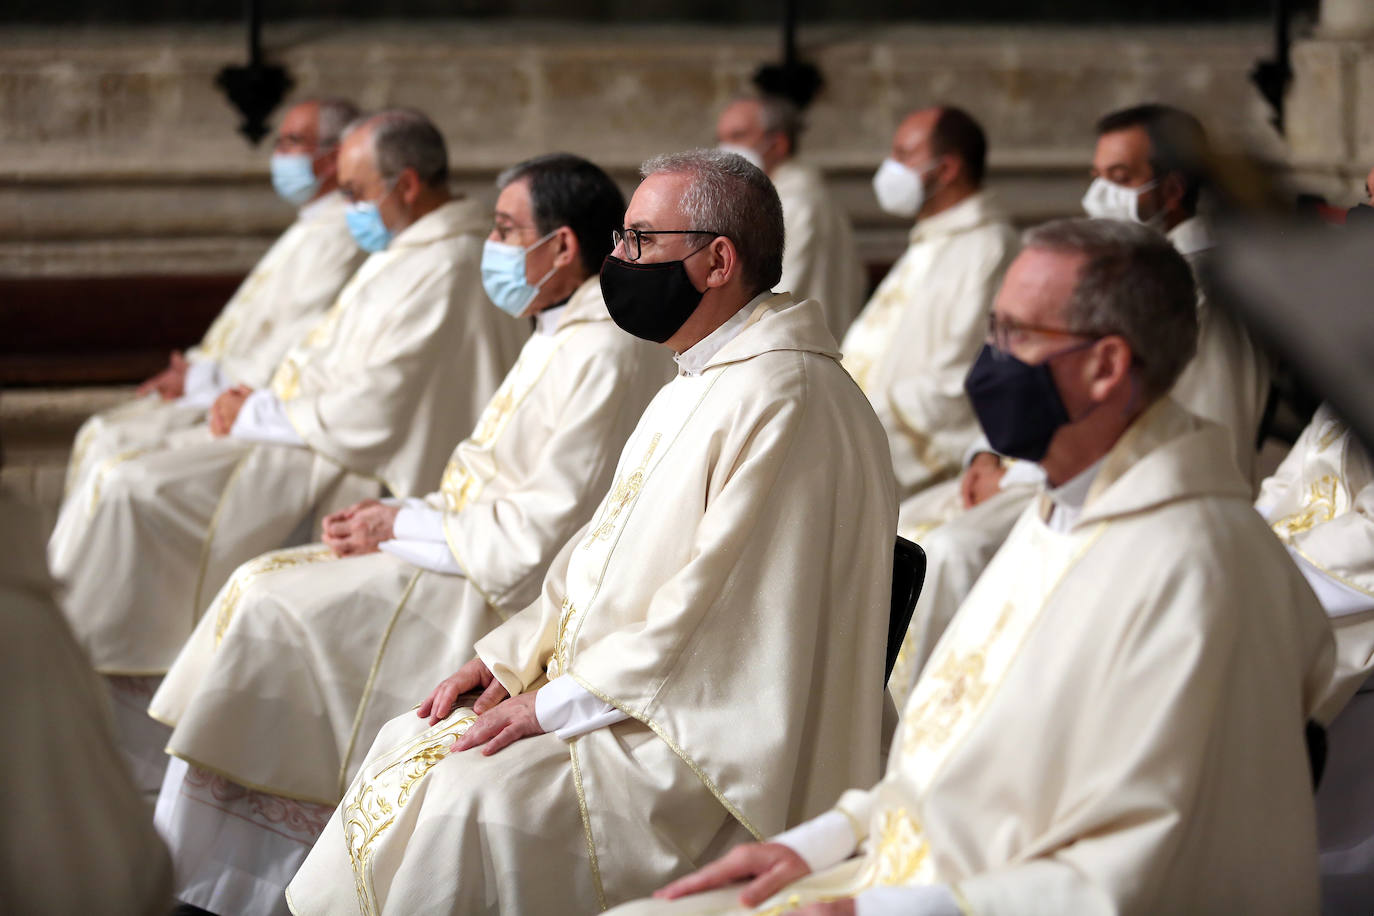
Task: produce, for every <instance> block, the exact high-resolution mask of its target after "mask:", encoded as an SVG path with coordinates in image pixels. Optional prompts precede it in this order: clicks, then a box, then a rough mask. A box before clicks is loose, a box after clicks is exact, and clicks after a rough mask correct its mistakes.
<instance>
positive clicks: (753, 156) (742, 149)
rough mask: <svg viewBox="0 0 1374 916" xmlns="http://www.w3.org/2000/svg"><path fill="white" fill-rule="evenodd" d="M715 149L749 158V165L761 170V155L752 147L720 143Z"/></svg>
mask: <svg viewBox="0 0 1374 916" xmlns="http://www.w3.org/2000/svg"><path fill="white" fill-rule="evenodd" d="M716 149H718V150H720V151H721V152H722V153H734V154H735V155H737V156H743V157H744V158H745V159H747V160H749V164H750V165H752V166H753V167H754V168H756V169H758V170H759V171H760V172H761V171H763V157H762V156H760V155H759V154H758V151H757V150H755V149H754V148H752V147H749V146H738V145H736V144H734V143H722V144H721V145H720V146H718V147H716Z"/></svg>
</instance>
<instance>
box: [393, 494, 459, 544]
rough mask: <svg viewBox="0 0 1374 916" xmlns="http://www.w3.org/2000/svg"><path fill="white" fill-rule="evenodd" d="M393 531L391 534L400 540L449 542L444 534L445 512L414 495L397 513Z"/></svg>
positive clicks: (435, 542)
mask: <svg viewBox="0 0 1374 916" xmlns="http://www.w3.org/2000/svg"><path fill="white" fill-rule="evenodd" d="M391 532H392V533H391V536H392V537H394V538H396V539H397V540H398V541H429V542H431V543H434V544H444V545H447V544H448V538H447V537H445V536H444V513H442V512H440V511H439V510H438V509H434V508H431V507H430V506H429V505H427V504H426V503H425V501H424V500H423V499H415V498H414V497H412V498H410V499H407V500H406V501H405V502H403V503H402V504H401V511H400V512H397V513H396V521H395V522H393V523H392V526H391ZM445 549H447V547H446V548H445Z"/></svg>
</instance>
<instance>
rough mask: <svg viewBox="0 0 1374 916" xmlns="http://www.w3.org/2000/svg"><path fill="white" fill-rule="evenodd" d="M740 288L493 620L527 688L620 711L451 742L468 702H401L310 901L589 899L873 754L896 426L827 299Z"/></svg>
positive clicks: (299, 881)
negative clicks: (557, 540)
mask: <svg viewBox="0 0 1374 916" xmlns="http://www.w3.org/2000/svg"><path fill="white" fill-rule="evenodd" d="M745 308H746V309H748V310H750V311H749V313H748V322H747V323H746V324H745V325H744V327H743V329H742V330H741V331H740V332H739V333H738V335H737V336H736V337H734V338H733V339H732V340H730V341H729V342H728V343H726V344H725V345H724V346H723V347H722V348H721V349H720V350H719V351H717V352H716V353H715V355H714V356H712V357H711V358H710V359H709V361H707V362H706V365H705V368H704V369H702V370H701V371H700V372H688V371H684V372H683V373H682V374H680V375H679V376H678V377H677V378H676V379H675V380H673V381H672V382H670V383H669V384H668V385H667V387H665V388H664V389H663V390H662V391H661V392H659V394H658V395H657V396H656V397H655V398H654V400H653V402H652V403H651V404H650V405H649V407H648V409H647V410H646V411H645V413H644V416H643V418H642V419H641V420H640V422H639V425H638V427H637V428H636V429H635V432H634V433H633V434H632V435H631V436H630V439H629V442H628V444H627V445H626V447H625V450H624V452H623V453H622V454H621V458H620V463H619V466H618V468H617V469H616V474H615V480H616V483H615V485H614V486H613V487H612V488H611V490H610V492H609V493H608V494H607V495H606V498H605V499H604V500H603V501H602V503H601V505H600V507H599V508H598V509H597V510H596V512H595V513H594V514H593V516H592V520H591V522H590V523H589V524H588V525H587V526H586V527H585V528H584V529H583V530H582V531H581V532H579V533H578V534H577V535H576V536H575V537H574V538H573V539H572V540H570V541H569V542H568V544H567V545H566V546H565V547H564V548H563V550H562V551H561V552H560V554H559V556H558V558H557V559H556V560H555V561H554V563H553V566H552V568H551V569H550V572H549V575H548V577H547V578H546V579H545V582H544V589H543V594H542V596H541V598H540V599H539V601H537V602H536V603H535V604H533V605H531V606H530V607H529V608H527V609H525V610H524V611H522V612H521V613H520V614H518V615H516V616H515V617H513V618H512V619H511V620H509V621H507V622H506V623H505V624H503V625H502V626H500V627H498V628H497V629H496V630H494V631H493V632H491V633H490V634H488V635H487V636H485V637H484V638H483V639H481V640H480V641H479V642H478V644H477V654H478V657H480V658H481V659H482V660H483V661H484V662H485V663H486V664H487V666H488V667H490V668H491V670H492V671H493V672H494V673H495V675H496V677H497V678H499V679H500V681H501V683H502V684H503V685H504V686H505V687H506V688H507V689H508V690H509V691H510V692H511V693H512V694H521V693H525V692H528V691H531V690H534V689H536V688H539V687H540V686H541V685H543V684H544V683H545V679H546V678H556V677H560V676H567V677H571V678H572V679H573V680H574V681H575V682H576V683H577V684H579V685H581V686H582V687H583V688H585V689H586V690H587V691H589V692H590V693H591V694H592V695H594V696H596V697H598V698H600V699H601V700H603V701H605V702H606V703H608V704H610V705H611V706H613V707H614V708H615V709H616V710H619V711H620V712H621V713H624V714H625V715H626V716H628V718H625V719H621V720H620V721H618V722H617V723H616V724H613V725H609V726H607V727H602V728H597V729H594V730H591V731H587V732H585V733H582V734H580V735H577V736H575V737H571V738H570V739H569V740H566V741H565V740H564V739H563V738H560V737H559V736H558V735H557V734H543V735H540V736H538V737H533V738H527V739H525V740H522V741H519V742H517V743H515V744H513V745H512V746H510V747H508V748H506V749H504V750H502V751H500V752H499V753H497V754H494V755H492V756H490V757H486V756H483V755H482V754H481V753H480V752H479V751H476V750H474V751H468V752H464V753H462V754H457V755H451V754H450V753H449V751H448V746H449V745H450V744H451V743H452V742H453V740H454V738H455V736H457V735H460V734H462V733H463V731H464V730H465V729H466V728H467V727H468V725H469V724H470V722H471V721H472V714H471V711H470V710H468V709H466V708H460V709H457V710H455V711H454V713H453V714H452V715H450V717H449V718H448V720H447V721H445V722H442V723H440V724H439V725H438V726H436V727H434V728H424V727H423V722H421V721H420V720H418V719H417V718H416V717H415V715H414V714H413V713H407V714H405V715H403V716H401V717H400V718H398V719H396V720H393V721H392V722H391V723H389V724H388V725H387V726H386V727H385V728H384V729H383V730H382V732H381V734H380V735H379V736H378V738H377V741H376V742H375V743H374V745H373V749H372V751H371V752H370V753H369V754H368V757H367V760H366V761H365V762H364V764H363V767H362V770H361V771H360V773H359V775H358V778H357V779H356V780H355V781H354V782H353V784H352V785H351V786H350V787H349V789H348V790H347V791H346V792H345V793H344V799H343V802H342V804H341V805H340V806H339V808H338V810H337V811H336V812H335V814H334V817H333V818H332V819H331V821H330V823H329V825H328V826H327V827H326V828H325V832H324V834H323V835H322V836H321V838H320V841H319V842H318V843H317V844H316V845H315V848H314V849H313V850H312V851H311V853H310V856H309V857H308V858H307V859H306V861H305V864H304V865H303V866H302V867H301V870H300V872H299V873H298V874H297V876H296V878H295V880H294V881H293V882H292V884H291V886H290V887H289V889H288V892H287V893H288V898H289V900H290V902H291V906H292V909H293V911H294V912H296V913H297V914H302V916H303V914H316V913H320V914H324V913H328V914H342V913H359V912H361V913H398V914H400V913H420V912H459V913H483V912H498V911H499V912H502V913H512V914H514V913H520V914H540V913H587V912H593V911H595V910H597V909H598V908H599V907H600V906H604V905H605V904H606V903H614V902H618V901H621V900H625V899H628V898H631V897H634V896H637V895H640V894H644V893H647V892H648V891H651V890H652V889H654V888H655V887H658V886H659V885H661V884H662V883H663V882H664V881H666V880H668V879H670V878H672V877H674V876H676V875H679V874H682V873H683V872H684V871H686V870H688V869H690V868H692V867H694V866H696V865H699V864H703V863H704V862H705V861H707V860H708V859H710V858H712V857H713V856H715V855H717V854H719V853H721V852H723V851H724V850H725V848H727V847H728V846H729V845H731V844H732V843H734V842H736V841H739V840H742V839H747V838H749V837H750V836H751V835H752V836H764V835H767V834H770V833H772V832H774V831H777V830H779V829H781V828H782V827H784V826H785V825H787V824H790V823H794V822H796V821H799V820H801V819H803V818H805V817H808V816H810V815H812V814H816V813H818V812H819V811H821V810H822V809H823V808H824V806H825V805H827V804H828V803H829V801H828V800H827V795H829V797H830V798H833V797H834V795H836V794H838V791H839V789H838V788H837V784H839V783H842V782H844V781H845V780H846V779H852V778H853V777H854V776H855V775H856V774H860V773H876V772H877V770H878V752H879V744H880V730H881V719H882V706H883V690H882V669H883V647H884V641H885V639H884V638H885V632H886V629H887V616H888V606H889V601H890V585H891V575H892V539H893V535H894V529H895V525H896V501H895V498H894V494H893V486H892V473H891V469H890V467H889V459H888V456H887V448H886V445H885V441H884V437H883V432H882V429H881V427H880V426H879V425H878V423H877V421H876V420H875V419H874V417H873V411H872V409H871V408H870V407H869V406H868V404H867V403H866V401H865V400H864V398H863V395H862V393H861V392H860V391H859V390H858V388H857V387H855V385H854V384H853V382H852V381H851V380H850V379H849V377H848V376H847V375H846V374H845V373H844V371H843V370H842V369H841V368H840V366H839V364H838V353H836V350H835V342H834V338H833V337H832V336H831V334H830V333H829V331H828V330H826V328H825V323H824V318H823V316H822V314H821V311H820V308H819V306H818V305H817V304H816V303H815V302H812V301H806V302H802V303H800V304H796V303H793V302H792V300H791V298H790V297H788V296H786V295H777V296H774V295H772V294H765V295H764V296H760V297H759V298H758V299H756V300H754V301H753V302H751V303H750V304H748V305H746V306H745ZM686 355H688V356H690V355H691V351H688V354H686ZM861 781H862V780H861ZM436 862H438V863H442V866H441V867H438V868H436V867H435V863H436Z"/></svg>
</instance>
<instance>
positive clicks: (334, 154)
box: [315, 146, 339, 183]
mask: <svg viewBox="0 0 1374 916" xmlns="http://www.w3.org/2000/svg"><path fill="white" fill-rule="evenodd" d="M315 177H316V178H318V179H319V180H320V181H321V183H325V182H329V181H331V180H334V179H337V178H338V177H339V148H338V147H337V146H335V147H334V148H333V149H331V150H329V151H328V152H327V153H323V154H322V155H321V156H320V157H319V158H318V159H316V160H315Z"/></svg>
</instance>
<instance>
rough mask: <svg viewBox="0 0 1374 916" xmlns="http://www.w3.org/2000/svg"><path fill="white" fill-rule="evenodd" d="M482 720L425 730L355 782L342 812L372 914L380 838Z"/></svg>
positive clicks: (361, 902)
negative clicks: (391, 758) (373, 872)
mask: <svg viewBox="0 0 1374 916" xmlns="http://www.w3.org/2000/svg"><path fill="white" fill-rule="evenodd" d="M476 721H477V717H476V716H475V715H467V716H461V717H460V718H458V719H457V720H456V721H454V722H451V723H449V724H447V725H445V726H444V728H443V729H442V730H441V731H439V732H438V733H437V734H436V733H434V732H431V731H425V732H424V733H422V734H420V735H419V736H417V738H416V739H415V740H414V741H413V742H412V743H411V745H410V747H409V748H408V749H407V750H406V751H404V752H402V753H403V756H401V757H400V759H398V760H396V761H395V762H394V763H392V764H390V765H388V766H386V767H384V768H382V769H381V770H380V771H379V772H378V773H377V774H376V775H375V776H373V777H372V778H371V779H368V780H366V781H365V782H363V783H362V784H361V785H355V787H354V791H352V792H350V793H349V796H348V797H347V798H346V799H344V804H343V811H342V812H341V815H340V816H341V819H342V821H343V828H344V846H345V847H346V848H347V849H348V860H349V862H350V863H351V864H352V866H353V882H354V887H355V889H356V891H357V894H358V907H359V908H360V909H361V910H362V912H363V913H364V914H367V916H375V914H377V913H378V912H379V911H380V908H379V907H378V905H377V896H376V894H375V893H374V892H373V889H372V879H371V874H370V872H369V869H370V867H371V864H372V856H373V853H374V852H375V851H376V844H377V840H378V839H379V838H380V837H381V836H382V834H383V833H385V832H386V831H387V828H389V827H390V826H391V825H392V824H393V823H395V821H396V818H397V816H399V815H400V813H401V809H402V808H404V807H405V806H406V803H407V802H409V801H410V795H411V793H412V792H413V791H414V789H415V786H416V785H417V784H418V783H419V782H420V780H422V779H424V778H425V776H426V775H427V774H428V773H429V771H430V770H432V769H434V767H435V765H436V764H438V763H439V761H441V760H443V759H444V758H445V757H447V756H448V755H449V747H450V746H451V745H452V744H453V743H454V742H455V741H457V740H458V739H459V738H461V737H462V736H463V735H464V734H466V733H467V730H468V728H469V727H470V726H471V725H472V723H473V722H476ZM384 781H385V782H384Z"/></svg>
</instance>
